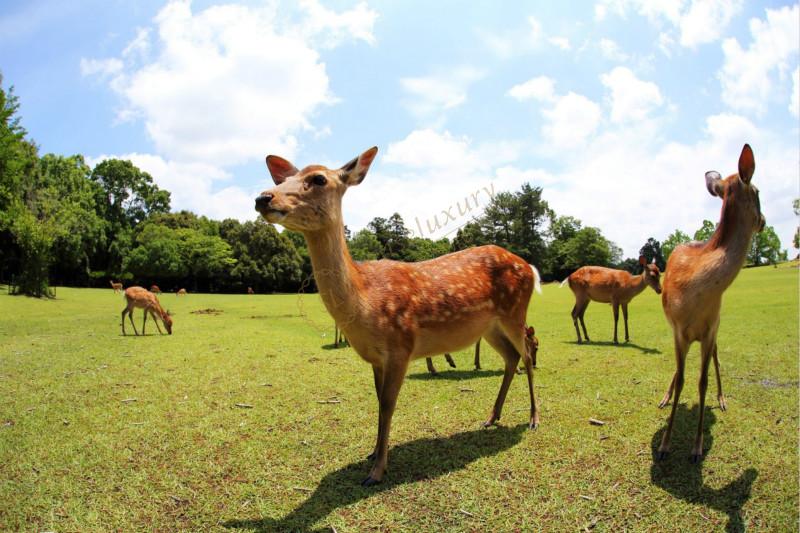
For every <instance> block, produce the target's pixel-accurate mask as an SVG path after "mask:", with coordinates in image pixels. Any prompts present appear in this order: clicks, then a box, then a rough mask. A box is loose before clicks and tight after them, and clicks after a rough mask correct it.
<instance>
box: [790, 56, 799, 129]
mask: <svg viewBox="0 0 800 533" xmlns="http://www.w3.org/2000/svg"><path fill="white" fill-rule="evenodd" d="M789 112H790V113H791V114H792V115H794V116H795V117H798V116H800V67H799V68H796V69H794V74H792V96H791V98H790V100H789Z"/></svg>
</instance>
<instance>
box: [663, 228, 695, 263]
mask: <svg viewBox="0 0 800 533" xmlns="http://www.w3.org/2000/svg"><path fill="white" fill-rule="evenodd" d="M689 240H690V239H689V236H688V235H686V234H685V233H684V232H682V231H681V230H679V229H676V230H675V231H673V232H672V233H671V234H670V235H669V237H667V238H666V239H664V242H663V243H662V244H661V252H662V253H663V254H664V261H667V260H669V256H670V255H671V254H672V251H673V250H674V249H675V248H677V247H678V245H679V244H683V243H685V242H689Z"/></svg>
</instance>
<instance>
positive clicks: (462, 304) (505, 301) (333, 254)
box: [255, 147, 540, 486]
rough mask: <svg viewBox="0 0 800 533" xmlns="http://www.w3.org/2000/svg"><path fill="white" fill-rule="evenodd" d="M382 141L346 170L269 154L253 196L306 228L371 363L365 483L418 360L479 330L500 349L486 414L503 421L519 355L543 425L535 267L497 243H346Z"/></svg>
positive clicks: (329, 303)
mask: <svg viewBox="0 0 800 533" xmlns="http://www.w3.org/2000/svg"><path fill="white" fill-rule="evenodd" d="M377 152H378V148H377V147H373V148H370V149H369V150H367V151H366V152H364V153H363V154H361V155H360V156H358V157H356V158H355V159H353V160H352V161H350V162H349V163H347V164H346V165H344V166H343V167H342V168H338V169H329V168H326V167H324V166H321V165H312V166H307V167H305V168H303V169H302V170H298V169H297V168H296V167H295V166H294V165H292V164H291V163H290V162H289V161H287V160H285V159H283V158H281V157H278V156H274V155H270V156H268V157H267V168H268V169H269V172H270V174H271V175H272V179H273V181H274V182H275V187H273V188H272V189H269V190H266V191H264V192H263V193H261V195H259V196H258V198H256V202H255V205H256V210H257V211H259V212H260V213H261V215H262V216H263V217H264V218H265V219H266V220H267V221H269V222H272V223H278V224H281V225H283V226H284V227H286V228H288V229H291V230H294V231H299V232H302V233H303V235H304V237H305V239H306V242H307V243H308V251H309V255H310V257H311V265H312V268H313V270H314V278H315V280H316V283H317V287H318V289H319V293H320V296H321V298H322V301H323V303H324V304H325V307H326V308H327V309H328V311H329V312H330V314H331V315H332V316H333V318H334V320H335V321H336V323H337V324H338V325H339V327H340V328H341V329H342V331H343V332H344V334H345V335H346V336H347V340H348V341H349V342H350V345H351V346H352V347H353V349H355V351H356V352H357V353H358V355H359V356H361V358H362V359H364V360H365V361H366V362H368V363H369V364H370V365H371V366H372V372H373V377H374V381H375V392H376V394H377V398H378V405H379V415H378V436H377V441H376V444H375V448H374V450H373V452H372V453H371V454H370V456H369V457H370V458H371V459H373V460H374V463H373V466H372V469H371V471H370V473H369V476H368V477H367V478H366V479H364V481H363V482H362V484H363V485H364V486H370V485H374V484H376V483H379V482H380V481H381V480H382V479H383V475H384V471H385V470H386V464H387V458H388V450H389V430H390V427H391V422H392V415H393V413H394V410H395V406H396V405H397V397H398V394H399V392H400V388H401V386H402V384H403V380H404V379H405V374H406V370H407V368H408V365H409V363H410V362H411V361H412V360H413V359H417V358H421V357H428V356H432V355H438V354H441V353H445V352H450V351H455V350H460V349H463V348H465V347H467V346H471V345H472V344H474V343H475V342H476V341H477V340H478V339H480V338H481V337H483V338H484V339H486V340H487V341H488V342H489V344H491V345H492V346H493V347H494V348H495V349H496V350H497V351H498V352H499V353H500V355H501V356H502V357H503V359H504V361H505V374H504V376H503V382H502V385H501V386H500V391H499V393H498V395H497V400H496V401H495V403H494V407H493V408H492V409H491V412H490V413H489V417H488V418H487V419H486V421H485V422H484V426H491V425H492V424H494V423H495V422H497V420H499V419H500V414H501V411H502V409H503V403H504V402H505V398H506V394H507V392H508V388H509V385H510V384H511V380H512V378H513V377H514V371H515V369H516V367H517V363H518V362H519V360H520V358H522V359H523V360H524V363H525V368H526V373H527V376H528V391H529V395H530V419H529V426H530V428H531V429H534V428H536V427H537V425H538V424H539V412H538V411H537V409H536V401H535V399H534V388H533V372H532V363H531V360H530V358H529V357H528V356H527V351H526V350H525V340H524V338H525V318H526V314H527V310H528V303H529V301H530V297H531V293H532V292H533V290H534V287H535V288H536V289H537V290H540V289H539V275H538V272H537V271H536V269H535V268H533V267H532V266H531V265H528V263H527V262H525V261H524V260H523V259H521V258H520V257H517V256H516V255H514V254H512V253H510V252H508V251H506V250H504V249H502V248H500V247H497V246H481V247H478V248H470V249H468V250H463V251H460V252H456V253H452V254H449V255H445V256H442V257H439V258H436V259H432V260H430V261H423V262H420V263H403V262H399V261H390V260H380V261H364V262H360V263H357V262H355V261H353V259H352V258H351V256H350V253H349V252H348V250H347V245H346V242H345V236H344V220H343V217H342V197H343V195H344V194H345V192H346V191H347V189H348V188H350V187H354V186H356V185H359V184H360V183H361V182H362V181H363V180H364V177H365V176H366V175H367V170H368V169H369V167H370V165H371V164H372V161H373V159H374V158H375V154H376V153H377Z"/></svg>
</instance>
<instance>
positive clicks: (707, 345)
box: [691, 339, 716, 463]
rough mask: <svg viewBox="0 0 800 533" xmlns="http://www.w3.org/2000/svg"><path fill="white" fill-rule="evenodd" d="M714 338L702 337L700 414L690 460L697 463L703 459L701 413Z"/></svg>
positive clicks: (702, 412)
mask: <svg viewBox="0 0 800 533" xmlns="http://www.w3.org/2000/svg"><path fill="white" fill-rule="evenodd" d="M715 341H716V339H703V343H702V359H701V362H700V381H699V382H698V384H697V388H698V392H699V393H700V416H699V417H698V418H699V420H698V421H697V435H696V436H695V438H694V446H693V447H692V457H691V461H692V462H693V463H698V462H700V461H701V460H702V459H703V415H705V407H706V390H708V364H709V363H710V362H711V357H712V354H713V351H714V343H715Z"/></svg>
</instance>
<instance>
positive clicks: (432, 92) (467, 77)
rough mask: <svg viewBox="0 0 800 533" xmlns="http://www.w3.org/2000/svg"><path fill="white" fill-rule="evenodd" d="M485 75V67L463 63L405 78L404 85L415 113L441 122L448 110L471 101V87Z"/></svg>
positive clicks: (423, 117) (402, 82) (409, 107)
mask: <svg viewBox="0 0 800 533" xmlns="http://www.w3.org/2000/svg"><path fill="white" fill-rule="evenodd" d="M484 76H485V73H484V72H483V71H482V70H479V69H476V68H473V67H470V66H461V67H456V68H453V69H449V70H447V71H443V72H440V73H437V74H432V75H430V76H423V77H416V78H402V79H401V80H400V85H401V86H402V87H403V90H404V91H405V92H406V93H407V94H408V96H409V98H408V99H407V100H406V102H405V105H406V107H407V108H408V109H409V111H411V113H412V114H414V116H416V117H417V118H418V119H421V120H433V121H441V120H442V119H443V112H444V111H447V110H449V109H453V108H455V107H458V106H460V105H461V104H463V103H464V102H466V101H467V90H468V89H469V86H470V85H472V84H473V83H475V82H476V81H478V80H480V79H482V78H483V77H484Z"/></svg>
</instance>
